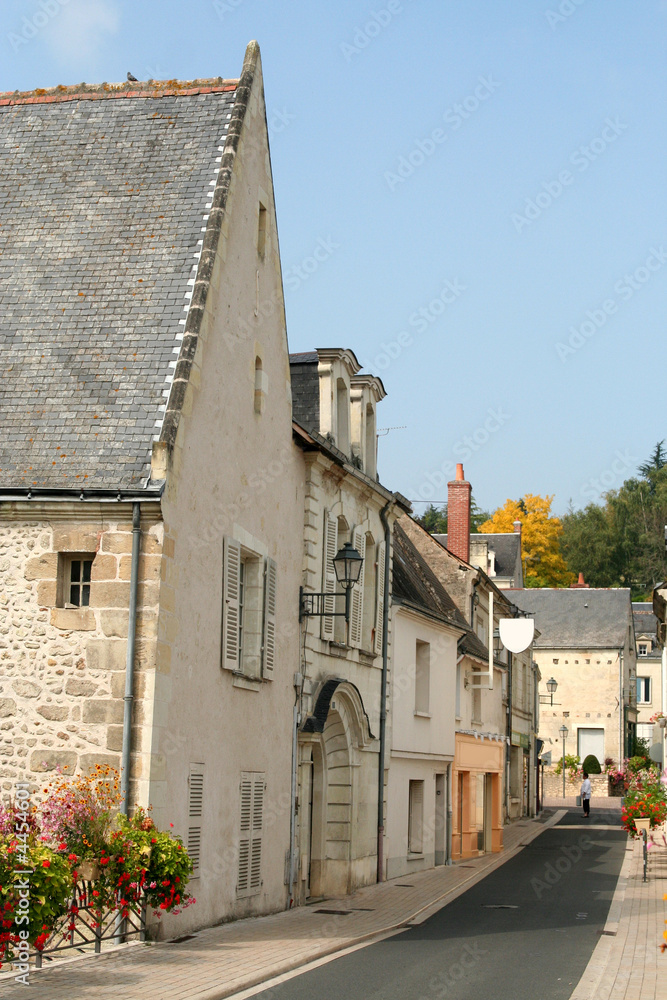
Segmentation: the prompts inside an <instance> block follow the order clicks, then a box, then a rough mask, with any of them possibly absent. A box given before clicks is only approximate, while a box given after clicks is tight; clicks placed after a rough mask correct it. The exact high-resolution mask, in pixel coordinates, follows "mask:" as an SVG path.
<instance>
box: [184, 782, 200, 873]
mask: <svg viewBox="0 0 667 1000" xmlns="http://www.w3.org/2000/svg"><path fill="white" fill-rule="evenodd" d="M203 811H204V765H203V764H190V775H189V777H188V836H187V842H186V847H187V849H188V854H189V855H190V858H191V859H192V864H193V870H192V875H191V876H190V877H191V878H198V877H199V869H200V866H201V832H202V816H203Z"/></svg>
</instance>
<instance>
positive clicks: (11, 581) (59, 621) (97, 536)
mask: <svg viewBox="0 0 667 1000" xmlns="http://www.w3.org/2000/svg"><path fill="white" fill-rule="evenodd" d="M161 549H162V525H161V523H159V522H158V523H154V524H152V525H148V526H144V525H143V524H142V546H141V552H142V555H141V558H140V563H139V571H140V583H139V593H138V606H139V609H140V610H139V612H138V619H137V646H136V661H135V663H136V665H135V698H136V699H137V700H136V701H135V712H134V722H135V723H136V725H135V729H134V733H133V749H134V751H135V754H134V761H133V771H135V770H136V771H137V776H140V774H139V772H141V771H142V770H143V766H142V762H141V759H140V758H141V757H142V756H143V754H144V753H146V752H147V751H148V750H149V747H147V746H143V745H142V741H143V742H145V741H146V738H147V737H146V733H145V730H144V727H143V725H142V723H143V722H144V720H145V719H148V720H149V721H150V718H151V715H152V712H151V708H150V702H151V698H152V690H153V676H154V665H155V641H156V635H157V606H158V599H159V578H160V565H161ZM131 551H132V525H131V523H129V522H127V523H125V522H122V523H119V522H115V521H102V520H100V521H97V522H94V521H93V522H92V523H85V524H82V523H76V524H75V523H71V524H64V523H58V522H49V521H47V520H43V521H40V522H37V523H26V522H22V521H18V520H13V519H11V520H5V519H0V789H1V791H2V793H3V795H6V794H7V793H11V789H12V788H13V786H14V783H15V782H16V780H26V779H28V780H31V781H38V782H39V781H41V780H42V779H41V777H40V776H41V775H43V774H44V773H45V772H47V773H48V772H54V771H55V770H56V768H58V767H60V768H66V773H68V774H74V773H87V772H88V771H89V770H90V769H91V768H92V767H94V766H95V764H98V763H99V764H109V765H111V766H114V767H119V766H120V750H121V743H122V729H123V727H122V722H123V696H124V693H125V659H126V651H127V632H128V610H127V609H128V604H129V588H130V583H129V579H130V563H131ZM67 552H70V553H71V552H95V553H96V555H95V559H94V562H93V566H92V578H91V591H90V606H89V607H84V608H62V607H56V600H57V590H58V585H57V575H58V564H59V553H67ZM142 751H143V753H142Z"/></svg>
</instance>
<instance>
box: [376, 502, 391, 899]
mask: <svg viewBox="0 0 667 1000" xmlns="http://www.w3.org/2000/svg"><path fill="white" fill-rule="evenodd" d="M393 502H394V501H393V499H392V500H389V501H388V502H387V503H386V504H385V505H384V507H383V508H382V510H381V511H380V520H381V521H382V527H383V528H384V546H385V555H384V607H383V611H382V679H381V682H380V753H379V755H378V821H377V827H378V836H377V852H378V867H377V880H378V882H383V881H384V761H385V753H386V742H387V675H388V667H389V577H390V573H389V569H390V567H389V563H390V561H391V559H390V557H391V528H390V527H389V522H388V521H387V512H388V511H389V509H390V507H391V505H392V503H393Z"/></svg>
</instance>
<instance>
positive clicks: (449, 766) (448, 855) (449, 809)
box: [445, 760, 454, 865]
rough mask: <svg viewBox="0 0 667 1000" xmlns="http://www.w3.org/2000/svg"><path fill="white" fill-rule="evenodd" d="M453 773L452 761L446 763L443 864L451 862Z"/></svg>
mask: <svg viewBox="0 0 667 1000" xmlns="http://www.w3.org/2000/svg"><path fill="white" fill-rule="evenodd" d="M453 775H454V761H452V760H450V761H449V763H448V764H447V792H446V794H447V839H446V841H445V864H446V865H451V864H452V863H453V862H452V832H453V831H452V821H453V819H454V809H453V808H452V781H453Z"/></svg>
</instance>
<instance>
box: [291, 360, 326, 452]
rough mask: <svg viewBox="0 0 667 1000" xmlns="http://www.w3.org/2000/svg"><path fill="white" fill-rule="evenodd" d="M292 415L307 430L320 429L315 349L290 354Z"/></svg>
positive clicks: (318, 387)
mask: <svg viewBox="0 0 667 1000" xmlns="http://www.w3.org/2000/svg"><path fill="white" fill-rule="evenodd" d="M289 365H290V378H291V382H292V416H293V417H294V419H295V420H296V422H297V423H298V424H300V425H301V426H302V427H305V429H306V430H307V431H310V432H311V433H312V432H317V431H319V429H320V380H319V375H318V374H317V365H318V356H317V351H304V352H303V353H301V354H290V356H289Z"/></svg>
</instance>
